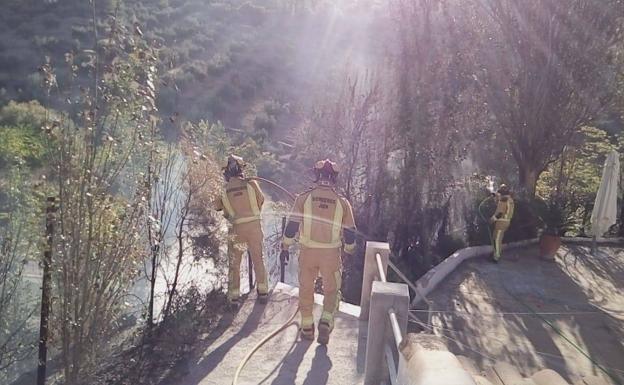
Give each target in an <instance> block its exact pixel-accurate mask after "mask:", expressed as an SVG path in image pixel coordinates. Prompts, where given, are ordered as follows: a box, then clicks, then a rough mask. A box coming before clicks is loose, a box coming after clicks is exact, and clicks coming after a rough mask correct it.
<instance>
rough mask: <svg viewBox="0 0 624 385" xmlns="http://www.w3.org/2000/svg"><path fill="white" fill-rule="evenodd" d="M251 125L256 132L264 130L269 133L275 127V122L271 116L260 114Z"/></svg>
mask: <svg viewBox="0 0 624 385" xmlns="http://www.w3.org/2000/svg"><path fill="white" fill-rule="evenodd" d="M253 125H254V128H255V129H256V130H265V131H267V132H268V133H271V132H273V130H274V129H275V127H276V126H277V120H276V119H275V117H273V116H269V115H267V114H265V113H262V114H260V115H258V116H256V118H255V119H254V123H253Z"/></svg>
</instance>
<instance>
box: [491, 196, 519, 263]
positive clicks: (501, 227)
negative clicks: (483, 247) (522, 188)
mask: <svg viewBox="0 0 624 385" xmlns="http://www.w3.org/2000/svg"><path fill="white" fill-rule="evenodd" d="M495 200H496V211H495V212H494V215H493V216H492V218H490V222H491V223H492V224H494V233H493V235H492V238H493V241H494V255H493V258H494V261H495V262H498V261H499V260H500V259H501V250H502V248H503V237H504V236H505V231H507V229H508V228H509V224H510V223H511V218H512V217H513V214H514V201H513V198H512V197H511V190H510V189H509V187H507V185H504V184H502V185H501V186H500V188H499V189H498V191H497V192H496V194H495Z"/></svg>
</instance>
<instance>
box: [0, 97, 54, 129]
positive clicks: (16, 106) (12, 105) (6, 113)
mask: <svg viewBox="0 0 624 385" xmlns="http://www.w3.org/2000/svg"><path fill="white" fill-rule="evenodd" d="M52 119H54V115H53V116H51V117H50V119H49V120H52ZM47 120H48V110H46V108H45V107H43V106H42V105H41V104H40V103H39V102H38V101H36V100H33V101H30V102H26V103H18V102H15V101H11V102H9V104H8V105H6V106H4V107H2V108H1V109H0V125H2V126H14V127H18V126H19V127H25V128H28V129H31V130H40V129H41V128H42V127H43V125H44V124H45V122H46V121H47Z"/></svg>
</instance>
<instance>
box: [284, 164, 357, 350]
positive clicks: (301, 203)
mask: <svg viewBox="0 0 624 385" xmlns="http://www.w3.org/2000/svg"><path fill="white" fill-rule="evenodd" d="M314 172H315V175H316V180H315V186H314V187H313V188H312V189H311V190H309V191H306V192H304V193H302V194H300V195H299V196H297V198H296V200H295V205H294V208H293V210H292V212H291V214H290V216H289V219H288V223H287V224H286V228H285V230H284V239H283V243H282V255H281V258H283V259H284V260H288V258H289V252H288V247H289V246H290V245H292V244H293V243H294V242H295V239H296V238H298V239H299V244H300V245H301V250H300V255H299V310H300V312H301V338H302V339H306V340H313V339H314V318H313V315H312V309H313V306H314V283H315V280H316V277H317V276H318V274H319V272H320V274H321V277H322V279H323V294H324V296H325V299H324V301H323V313H322V315H321V319H320V321H319V325H318V331H319V336H318V340H317V341H318V342H319V343H320V344H327V343H328V342H329V335H330V333H331V331H332V329H333V328H334V313H335V312H336V310H338V305H339V304H340V286H341V283H342V282H341V281H342V261H341V258H340V257H341V253H340V250H341V248H342V247H343V243H344V251H345V252H346V253H348V254H352V253H353V251H354V250H355V223H354V220H353V210H352V209H351V204H350V203H349V201H348V200H347V199H345V198H344V197H342V196H340V195H339V194H338V193H336V191H334V186H335V185H336V178H337V176H338V170H337V167H336V164H335V163H333V162H331V161H329V160H324V161H319V162H317V163H316V164H315V165H314Z"/></svg>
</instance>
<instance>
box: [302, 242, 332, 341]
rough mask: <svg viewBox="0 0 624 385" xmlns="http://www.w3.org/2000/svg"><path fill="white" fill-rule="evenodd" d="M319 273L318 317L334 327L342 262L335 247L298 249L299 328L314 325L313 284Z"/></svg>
mask: <svg viewBox="0 0 624 385" xmlns="http://www.w3.org/2000/svg"><path fill="white" fill-rule="evenodd" d="M319 273H320V274H321V278H322V279H323V295H324V297H325V299H324V300H323V313H322V315H321V320H323V321H326V322H327V323H329V325H330V329H333V327H334V314H335V313H336V310H338V305H339V304H340V286H341V285H342V262H341V260H340V252H339V250H338V249H308V248H302V249H301V252H300V256H299V311H300V312H301V327H302V328H309V327H311V326H313V325H314V318H313V314H312V310H313V308H314V283H315V281H316V277H318V275H319Z"/></svg>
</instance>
